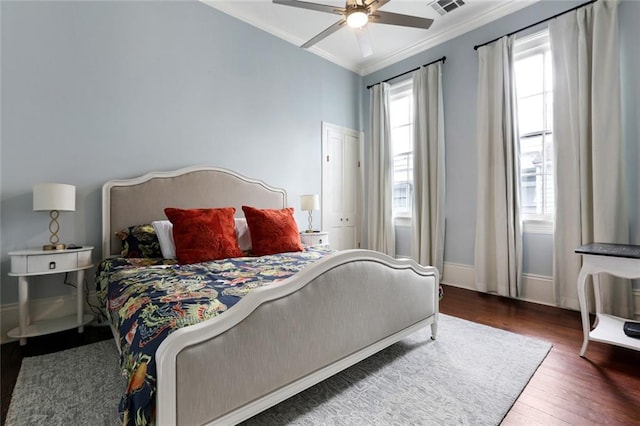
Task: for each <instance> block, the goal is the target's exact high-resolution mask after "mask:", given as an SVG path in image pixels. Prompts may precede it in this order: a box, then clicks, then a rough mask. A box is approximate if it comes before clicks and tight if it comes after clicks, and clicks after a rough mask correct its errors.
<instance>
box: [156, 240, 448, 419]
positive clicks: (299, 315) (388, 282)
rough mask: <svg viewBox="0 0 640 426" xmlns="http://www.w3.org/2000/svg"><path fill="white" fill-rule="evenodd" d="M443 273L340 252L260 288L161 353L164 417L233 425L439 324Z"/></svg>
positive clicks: (172, 339)
mask: <svg viewBox="0 0 640 426" xmlns="http://www.w3.org/2000/svg"><path fill="white" fill-rule="evenodd" d="M438 285H439V277H438V272H437V270H436V269H435V268H432V267H421V266H419V265H417V264H416V263H415V262H413V261H397V260H394V259H392V258H390V257H388V256H385V255H383V254H380V253H377V252H371V251H366V250H349V251H344V252H338V253H336V254H334V255H332V256H329V257H327V258H325V259H323V260H321V261H318V262H317V263H315V264H313V265H311V266H309V267H307V268H305V269H304V270H303V271H302V272H300V273H298V274H296V275H295V276H294V277H292V278H290V279H288V280H286V281H282V282H280V283H277V284H274V285H272V286H268V287H264V288H260V289H257V290H255V291H253V292H252V293H250V294H249V295H248V296H246V297H245V298H244V299H243V300H242V301H240V302H239V303H238V304H236V305H235V306H234V307H233V309H231V310H229V311H228V312H226V313H225V314H224V315H221V316H220V317H217V318H214V319H212V320H209V321H206V322H203V323H201V324H198V325H195V326H191V327H186V328H184V329H181V330H178V331H176V332H175V333H173V334H172V335H170V336H169V337H168V338H167V339H166V340H165V341H164V342H163V343H162V345H161V346H160V348H159V349H158V352H157V364H158V393H157V415H158V418H157V419H158V424H207V423H212V422H213V423H219V424H235V423H238V422H240V421H242V420H245V419H247V418H249V417H251V416H253V415H255V414H257V413H258V412H260V411H263V410H264V409H266V408H268V407H270V406H273V405H275V404H277V403H278V402H280V401H283V400H284V399H286V398H288V397H290V396H292V395H294V394H296V393H298V392H300V391H302V390H304V389H306V388H308V387H310V386H312V385H314V384H316V383H318V382H320V381H321V380H324V379H325V378H327V377H330V376H331V375H333V374H335V373H337V372H339V371H341V370H343V369H345V368H347V367H349V366H350V365H353V364H355V363H356V362H358V361H360V360H362V359H364V358H366V357H368V356H370V355H372V354H374V353H376V352H378V351H379V350H381V349H384V348H385V347H387V346H389V345H391V344H393V343H395V342H397V341H398V340H400V339H401V338H403V337H404V336H406V335H407V334H409V333H411V332H413V331H414V330H416V329H417V328H419V327H422V326H425V325H428V324H431V326H432V337H435V332H436V326H437V316H438Z"/></svg>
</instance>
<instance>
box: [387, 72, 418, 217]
mask: <svg viewBox="0 0 640 426" xmlns="http://www.w3.org/2000/svg"><path fill="white" fill-rule="evenodd" d="M390 86H391V87H390V90H389V103H391V102H393V101H394V100H397V99H399V98H404V97H408V98H410V108H411V110H410V123H409V126H410V135H411V141H410V146H411V150H410V151H407V153H403V155H408V156H409V162H410V163H409V170H411V176H410V181H408V182H409V184H410V185H411V186H413V125H414V123H413V121H414V117H413V79H411V78H409V79H406V80H402V81H400V82H397V83H394V84H391V85H390ZM389 115H390V116H389V119H390V121H391V107H390V108H389ZM393 129H394V128H391V129H390V130H393ZM391 133H392V132H390V134H391ZM390 142H391V148H392V149H391V152H392V154H393V158H392V173H393V175H394V176H392V177H393V178H394V183H393V185H394V188H393V189H392V191H394V192H395V163H396V156H397V155H400V154H396V153H395V152H394V149H393V148H394V141H393V137H392V138H391V141H390ZM409 192H410V197H411V203H410V204H409V209H408V210H407V211H403V212H400V214H396V210H395V209H394V208H392V213H393V221H394V225H396V226H411V221H412V216H413V212H412V210H413V199H414V198H415V197H414V193H413V190H411V191H409ZM392 200H393V194H392Z"/></svg>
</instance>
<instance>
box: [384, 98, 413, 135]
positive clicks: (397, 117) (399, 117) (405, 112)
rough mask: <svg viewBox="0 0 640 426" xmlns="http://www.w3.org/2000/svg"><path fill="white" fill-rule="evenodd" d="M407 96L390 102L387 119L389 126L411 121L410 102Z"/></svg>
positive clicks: (392, 126)
mask: <svg viewBox="0 0 640 426" xmlns="http://www.w3.org/2000/svg"><path fill="white" fill-rule="evenodd" d="M410 100H411V99H410V97H409V96H403V97H401V98H399V99H396V100H393V101H391V102H390V107H389V121H390V125H391V128H392V129H393V128H394V127H397V126H402V125H406V124H408V123H411V102H410Z"/></svg>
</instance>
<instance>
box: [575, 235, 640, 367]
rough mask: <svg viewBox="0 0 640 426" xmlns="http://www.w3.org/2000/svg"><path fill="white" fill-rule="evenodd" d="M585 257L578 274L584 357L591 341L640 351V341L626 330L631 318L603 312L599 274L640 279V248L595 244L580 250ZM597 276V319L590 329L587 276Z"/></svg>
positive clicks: (595, 284) (594, 284)
mask: <svg viewBox="0 0 640 426" xmlns="http://www.w3.org/2000/svg"><path fill="white" fill-rule="evenodd" d="M576 253H578V254H581V255H582V268H581V269H580V274H579V275H578V300H579V302H580V313H581V315H582V329H583V332H584V341H583V343H582V349H580V356H581V357H584V354H585V352H586V351H587V345H588V344H589V340H593V341H596V342H603V343H610V344H613V345H617V346H622V347H625V348H629V349H635V350H637V351H640V339H636V338H633V337H629V336H627V335H625V334H624V331H623V330H622V327H623V324H624V323H625V321H629V320H627V319H623V318H619V317H616V316H613V315H608V314H604V313H602V299H601V298H600V279H599V277H598V274H600V273H608V274H611V275H615V276H617V277H622V278H629V279H633V278H640V246H634V245H628V244H606V243H591V244H587V245H584V246H581V247H578V248H577V249H576ZM588 275H592V276H593V291H594V296H595V302H596V320H595V322H594V328H593V330H590V328H591V327H590V321H589V305H588V302H587V293H586V284H587V276H588Z"/></svg>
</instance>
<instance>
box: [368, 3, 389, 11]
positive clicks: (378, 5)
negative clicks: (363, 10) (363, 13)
mask: <svg viewBox="0 0 640 426" xmlns="http://www.w3.org/2000/svg"><path fill="white" fill-rule="evenodd" d="M387 3H389V0H371V1H369V2H368V3H367V4H365V6H366V7H367V8H368V9H369V13H373V12H375V11H376V10H378V9H380V8H381V7H382V6H384V5H385V4H387Z"/></svg>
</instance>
